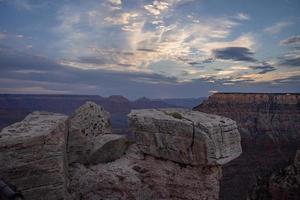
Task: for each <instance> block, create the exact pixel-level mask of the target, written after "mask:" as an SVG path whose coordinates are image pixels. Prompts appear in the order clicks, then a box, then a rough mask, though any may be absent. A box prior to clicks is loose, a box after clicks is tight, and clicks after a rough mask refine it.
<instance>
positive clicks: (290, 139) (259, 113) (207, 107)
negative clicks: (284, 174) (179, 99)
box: [194, 93, 300, 200]
mask: <svg viewBox="0 0 300 200" xmlns="http://www.w3.org/2000/svg"><path fill="white" fill-rule="evenodd" d="M194 109H195V110H198V111H201V112H206V113H211V114H217V115H221V116H225V117H228V118H230V119H233V120H235V121H236V122H237V124H238V127H239V132H240V133H241V138H242V147H243V155H242V156H241V157H239V158H238V159H236V160H234V161H233V162H231V163H229V164H228V165H225V166H224V170H223V179H222V181H221V188H222V189H221V199H230V200H234V199H238V200H240V199H245V198H246V194H247V192H248V190H250V189H251V187H252V185H253V184H255V182H256V181H257V177H261V176H266V175H268V174H270V173H272V172H273V170H275V171H276V169H279V168H281V167H284V166H287V165H288V162H289V161H290V160H292V159H293V156H294V154H295V151H296V150H297V148H299V146H300V95H299V94H266V93H217V94H214V95H212V96H210V97H209V98H208V100H206V101H204V102H203V103H202V104H200V105H199V106H197V107H196V108H194ZM244 180H248V181H244Z"/></svg>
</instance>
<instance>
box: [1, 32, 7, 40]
mask: <svg viewBox="0 0 300 200" xmlns="http://www.w3.org/2000/svg"><path fill="white" fill-rule="evenodd" d="M4 38H6V34H5V33H2V32H0V40H2V39H4Z"/></svg>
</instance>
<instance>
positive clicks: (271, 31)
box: [264, 21, 292, 35]
mask: <svg viewBox="0 0 300 200" xmlns="http://www.w3.org/2000/svg"><path fill="white" fill-rule="evenodd" d="M291 25H292V22H287V21H281V22H278V23H276V24H274V25H272V26H269V27H267V28H265V29H264V31H265V32H267V33H269V34H271V35H275V34H277V33H279V32H281V31H282V30H283V29H284V28H287V27H289V26H291Z"/></svg>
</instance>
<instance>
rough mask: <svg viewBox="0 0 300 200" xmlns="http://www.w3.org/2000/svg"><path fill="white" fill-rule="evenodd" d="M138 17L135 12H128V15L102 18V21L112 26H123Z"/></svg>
mask: <svg viewBox="0 0 300 200" xmlns="http://www.w3.org/2000/svg"><path fill="white" fill-rule="evenodd" d="M138 16H139V14H138V13H136V12H128V13H126V12H125V13H122V14H120V15H118V16H115V17H106V18H104V20H105V21H107V22H110V23H112V24H120V25H125V24H129V23H130V21H131V20H132V19H135V18H136V17H138Z"/></svg>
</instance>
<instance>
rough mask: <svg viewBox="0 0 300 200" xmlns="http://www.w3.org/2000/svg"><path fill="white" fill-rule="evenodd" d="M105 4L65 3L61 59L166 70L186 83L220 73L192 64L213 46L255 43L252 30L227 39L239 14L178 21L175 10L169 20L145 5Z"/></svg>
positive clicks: (159, 6)
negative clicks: (82, 58)
mask: <svg viewBox="0 0 300 200" xmlns="http://www.w3.org/2000/svg"><path fill="white" fill-rule="evenodd" d="M182 2H183V1H178V0H177V1H176V0H173V1H171V0H169V1H167V0H165V1H153V3H152V4H151V6H153V7H154V8H155V9H156V10H158V11H159V12H165V11H167V10H168V12H169V11H170V12H176V11H175V10H172V9H170V7H171V6H174V5H176V4H178V3H182ZM184 2H186V1H184ZM104 6H109V5H106V4H101V5H99V7H97V6H93V7H86V8H85V7H83V8H81V7H80V8H77V7H76V9H77V12H74V10H76V9H74V8H72V9H68V8H64V9H63V10H62V11H61V13H60V17H59V20H60V21H61V25H60V26H59V27H58V28H57V30H56V31H58V33H59V35H60V36H61V40H59V41H58V45H59V46H60V48H61V49H62V52H61V55H63V56H64V57H66V58H67V59H65V60H64V61H63V64H66V65H69V66H72V67H76V68H82V69H108V70H112V71H127V72H128V71H129V72H143V73H157V74H163V75H168V73H170V71H172V76H175V77H177V78H178V80H179V81H181V82H185V81H191V80H192V79H195V78H196V79H197V78H206V77H210V76H214V75H215V74H216V73H215V72H212V70H209V69H207V70H203V69H201V68H199V67H197V66H194V65H192V64H189V63H193V62H195V63H196V62H201V61H203V60H208V59H210V58H211V56H212V50H214V49H216V48H225V47H230V46H237V47H246V48H249V49H252V48H254V46H255V41H254V37H253V36H252V35H251V34H244V35H241V36H239V37H237V38H235V39H229V36H230V35H231V32H232V31H233V29H234V28H235V27H236V26H238V25H239V23H238V22H237V21H236V20H237V19H233V18H232V17H219V18H208V17H205V18H195V16H192V18H191V17H186V18H185V17H181V18H182V19H183V20H178V18H177V17H180V16H176V14H175V13H174V15H173V16H174V19H173V20H174V21H172V23H169V25H166V24H165V20H164V17H163V16H154V17H153V16H149V11H146V10H143V9H142V10H140V9H126V10H117V11H112V10H109V9H106V8H107V7H104ZM99 10H101V12H99ZM244 18H245V16H244ZM193 20H197V22H193ZM149 24H151V26H149ZM81 27H83V28H82V29H81ZM121 30H123V31H121ZM80 56H89V57H95V58H96V59H97V60H104V61H105V62H104V63H98V64H97V63H80V62H78V60H77V58H78V57H80ZM228 62H229V61H228ZM162 63H165V64H164V65H162ZM227 64H228V63H227ZM231 64H234V62H232V63H231ZM153 65H155V66H159V65H161V67H160V68H157V67H153ZM167 65H169V66H170V67H171V70H170V69H169V67H167ZM230 70H231V71H237V70H234V69H230ZM227 75H230V73H229V72H228V73H227V74H224V72H223V74H222V73H220V78H221V77H222V76H227Z"/></svg>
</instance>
